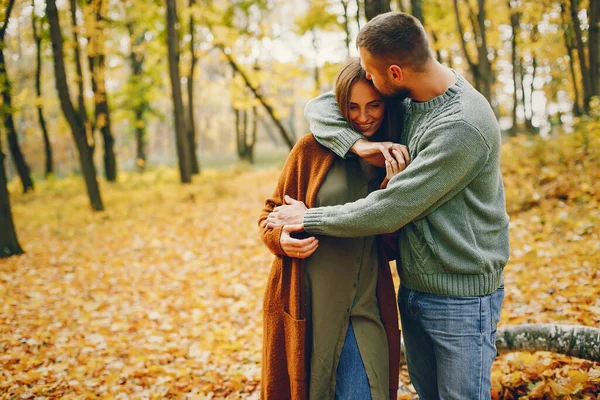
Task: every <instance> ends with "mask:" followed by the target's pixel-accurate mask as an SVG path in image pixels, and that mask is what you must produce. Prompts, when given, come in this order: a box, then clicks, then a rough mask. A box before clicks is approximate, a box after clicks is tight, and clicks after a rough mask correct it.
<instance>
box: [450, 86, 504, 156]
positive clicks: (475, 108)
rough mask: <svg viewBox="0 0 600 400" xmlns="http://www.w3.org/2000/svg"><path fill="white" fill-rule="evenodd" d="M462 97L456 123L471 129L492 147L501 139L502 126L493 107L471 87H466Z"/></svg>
mask: <svg viewBox="0 0 600 400" xmlns="http://www.w3.org/2000/svg"><path fill="white" fill-rule="evenodd" d="M460 97H461V98H460V112H459V113H458V115H456V122H459V123H464V124H466V125H468V126H469V127H471V128H472V129H473V130H475V131H476V132H477V133H479V134H480V135H481V136H482V137H483V139H484V140H485V142H486V143H487V144H488V146H490V147H492V145H493V144H494V143H496V142H497V141H498V139H499V138H500V126H499V125H498V120H497V119H496V116H495V115H494V111H493V110H492V106H491V105H490V103H489V102H488V101H487V99H486V98H485V97H484V96H483V95H482V94H481V93H479V92H478V91H477V90H476V89H475V88H473V87H472V86H471V85H467V87H465V90H464V91H463V92H462V94H461V96H460Z"/></svg>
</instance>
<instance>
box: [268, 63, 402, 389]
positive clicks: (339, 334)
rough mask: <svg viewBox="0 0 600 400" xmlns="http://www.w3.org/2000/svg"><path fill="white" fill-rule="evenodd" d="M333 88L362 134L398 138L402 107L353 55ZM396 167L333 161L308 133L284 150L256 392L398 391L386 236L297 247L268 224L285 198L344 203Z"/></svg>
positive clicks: (289, 230) (271, 203) (273, 202)
mask: <svg viewBox="0 0 600 400" xmlns="http://www.w3.org/2000/svg"><path fill="white" fill-rule="evenodd" d="M335 91H336V99H337V101H338V104H339V106H340V110H341V111H342V115H344V116H345V118H346V119H347V120H348V121H349V122H350V123H351V124H352V126H353V127H354V129H356V130H357V131H360V132H361V133H362V134H363V136H365V137H366V138H368V139H369V140H373V141H383V140H391V139H393V137H394V136H396V135H397V133H398V132H397V129H398V127H399V126H400V121H397V120H396V119H395V117H396V116H397V115H401V114H402V113H400V112H398V109H397V108H396V107H399V106H400V105H399V104H394V102H392V101H388V102H386V101H384V100H383V99H382V97H381V95H380V94H379V92H377V91H376V90H375V88H374V87H373V85H372V83H371V82H370V81H369V80H367V78H366V76H365V72H364V71H363V70H362V68H361V67H360V62H359V60H358V59H351V60H349V61H348V62H347V63H346V65H345V66H344V67H343V68H342V70H341V71H340V73H339V74H338V77H337V79H336V88H335ZM390 132H394V133H395V135H394V136H391V135H390ZM399 172H400V171H399V170H392V168H391V166H390V165H389V164H387V171H385V172H384V171H383V170H378V169H376V168H375V167H373V166H372V165H370V164H368V163H367V162H366V161H364V160H362V159H360V158H358V157H349V158H347V159H342V158H339V157H337V156H335V155H334V153H332V152H331V151H330V150H328V149H326V148H325V147H322V146H320V145H319V144H318V143H317V142H316V140H315V139H314V137H313V136H312V135H311V134H308V135H306V136H304V137H303V138H302V139H300V141H298V143H297V144H296V145H295V146H294V148H293V149H292V151H291V152H290V155H289V156H288V159H287V161H286V164H285V166H284V169H283V171H282V173H281V176H280V178H279V182H278V185H277V188H276V189H275V193H274V194H273V196H272V197H271V198H269V199H267V201H266V202H265V207H264V209H263V212H262V214H261V217H260V219H259V226H260V227H261V237H262V240H263V242H264V243H265V245H266V246H267V247H268V248H269V249H270V250H271V251H272V252H273V253H274V254H275V255H276V256H277V257H276V259H275V261H274V262H273V266H272V268H271V272H270V274H269V278H268V282H267V288H266V291H265V298H264V302H263V323H264V338H263V373H262V393H261V395H262V396H261V397H262V398H264V399H277V400H279V399H289V398H293V399H304V398H307V397H308V398H310V399H333V398H338V399H351V398H356V399H369V398H373V399H389V398H390V397H392V398H395V397H396V391H397V387H398V361H399V355H400V349H399V344H400V337H399V331H398V318H397V305H396V299H395V293H394V288H393V283H392V278H391V273H390V269H389V263H388V262H389V259H390V257H389V254H388V252H386V251H385V250H384V248H385V247H386V246H384V243H383V241H382V240H377V239H378V238H375V237H359V238H333V237H322V238H319V239H318V240H317V239H316V238H306V239H302V242H301V246H298V245H296V244H291V243H290V237H291V236H293V235H294V234H296V233H297V231H298V230H301V227H294V226H286V227H278V228H274V229H267V228H266V218H267V216H268V215H269V213H270V212H271V211H273V209H274V208H275V207H277V206H279V205H281V204H283V201H284V195H289V196H291V197H293V198H294V199H297V200H301V201H304V202H305V203H306V204H307V206H308V207H315V206H327V205H335V204H342V203H345V202H350V201H354V200H357V199H359V198H362V197H365V196H366V195H367V194H368V193H369V192H370V191H373V190H376V189H378V188H379V187H380V184H381V183H382V181H384V184H385V182H387V180H388V179H390V178H391V177H392V176H393V175H395V174H397V173H399ZM309 256H310V257H309ZM307 257H308V258H307ZM386 353H387V354H389V357H386V356H385V354H386Z"/></svg>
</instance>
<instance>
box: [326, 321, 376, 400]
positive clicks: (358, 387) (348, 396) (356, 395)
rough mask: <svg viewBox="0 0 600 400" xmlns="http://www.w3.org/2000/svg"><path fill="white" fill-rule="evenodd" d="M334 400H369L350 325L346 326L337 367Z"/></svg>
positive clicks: (368, 388) (365, 379)
mask: <svg viewBox="0 0 600 400" xmlns="http://www.w3.org/2000/svg"><path fill="white" fill-rule="evenodd" d="M335 398H336V400H369V399H371V388H370V386H369V378H368V377H367V372H366V371H365V365H364V364H363V361H362V357H361V356H360V351H359V350H358V343H356V336H355V335H354V328H352V323H350V324H349V325H348V330H347V331H346V339H345V341H344V345H343V346H342V354H341V355H340V361H339V363H338V367H337V374H336V379H335Z"/></svg>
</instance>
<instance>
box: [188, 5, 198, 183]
mask: <svg viewBox="0 0 600 400" xmlns="http://www.w3.org/2000/svg"><path fill="white" fill-rule="evenodd" d="M195 3H196V0H189V6H190V21H189V32H190V33H189V35H190V56H191V60H190V74H189V75H188V77H187V97H188V108H187V124H186V130H187V137H188V143H189V148H190V162H191V167H192V174H199V173H200V163H199V162H198V156H197V155H196V146H197V144H196V122H195V119H194V75H195V74H194V72H195V70H196V64H198V55H197V53H196V48H195V47H196V44H195V41H194V34H195V23H194V13H193V12H192V11H193V10H192V9H193V7H194V4H195Z"/></svg>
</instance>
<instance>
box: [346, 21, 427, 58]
mask: <svg viewBox="0 0 600 400" xmlns="http://www.w3.org/2000/svg"><path fill="white" fill-rule="evenodd" d="M356 47H359V48H364V49H366V50H367V51H368V52H369V53H370V54H371V55H372V56H373V58H375V59H376V60H377V61H378V62H380V63H381V64H380V65H381V66H382V67H384V68H387V67H389V66H390V65H392V64H397V65H398V66H400V67H411V68H413V69H416V70H420V69H421V68H422V67H423V66H424V65H425V64H426V63H427V61H429V59H431V53H430V51H429V41H428V40H427V33H426V32H425V29H424V28H423V25H421V22H420V21H419V20H418V19H417V18H415V17H413V16H412V15H409V14H405V13H401V12H388V13H385V14H380V15H378V16H376V17H375V18H373V19H372V20H370V21H369V22H368V23H367V24H366V25H365V26H364V27H363V28H362V29H361V30H360V32H359V33H358V36H357V38H356Z"/></svg>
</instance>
